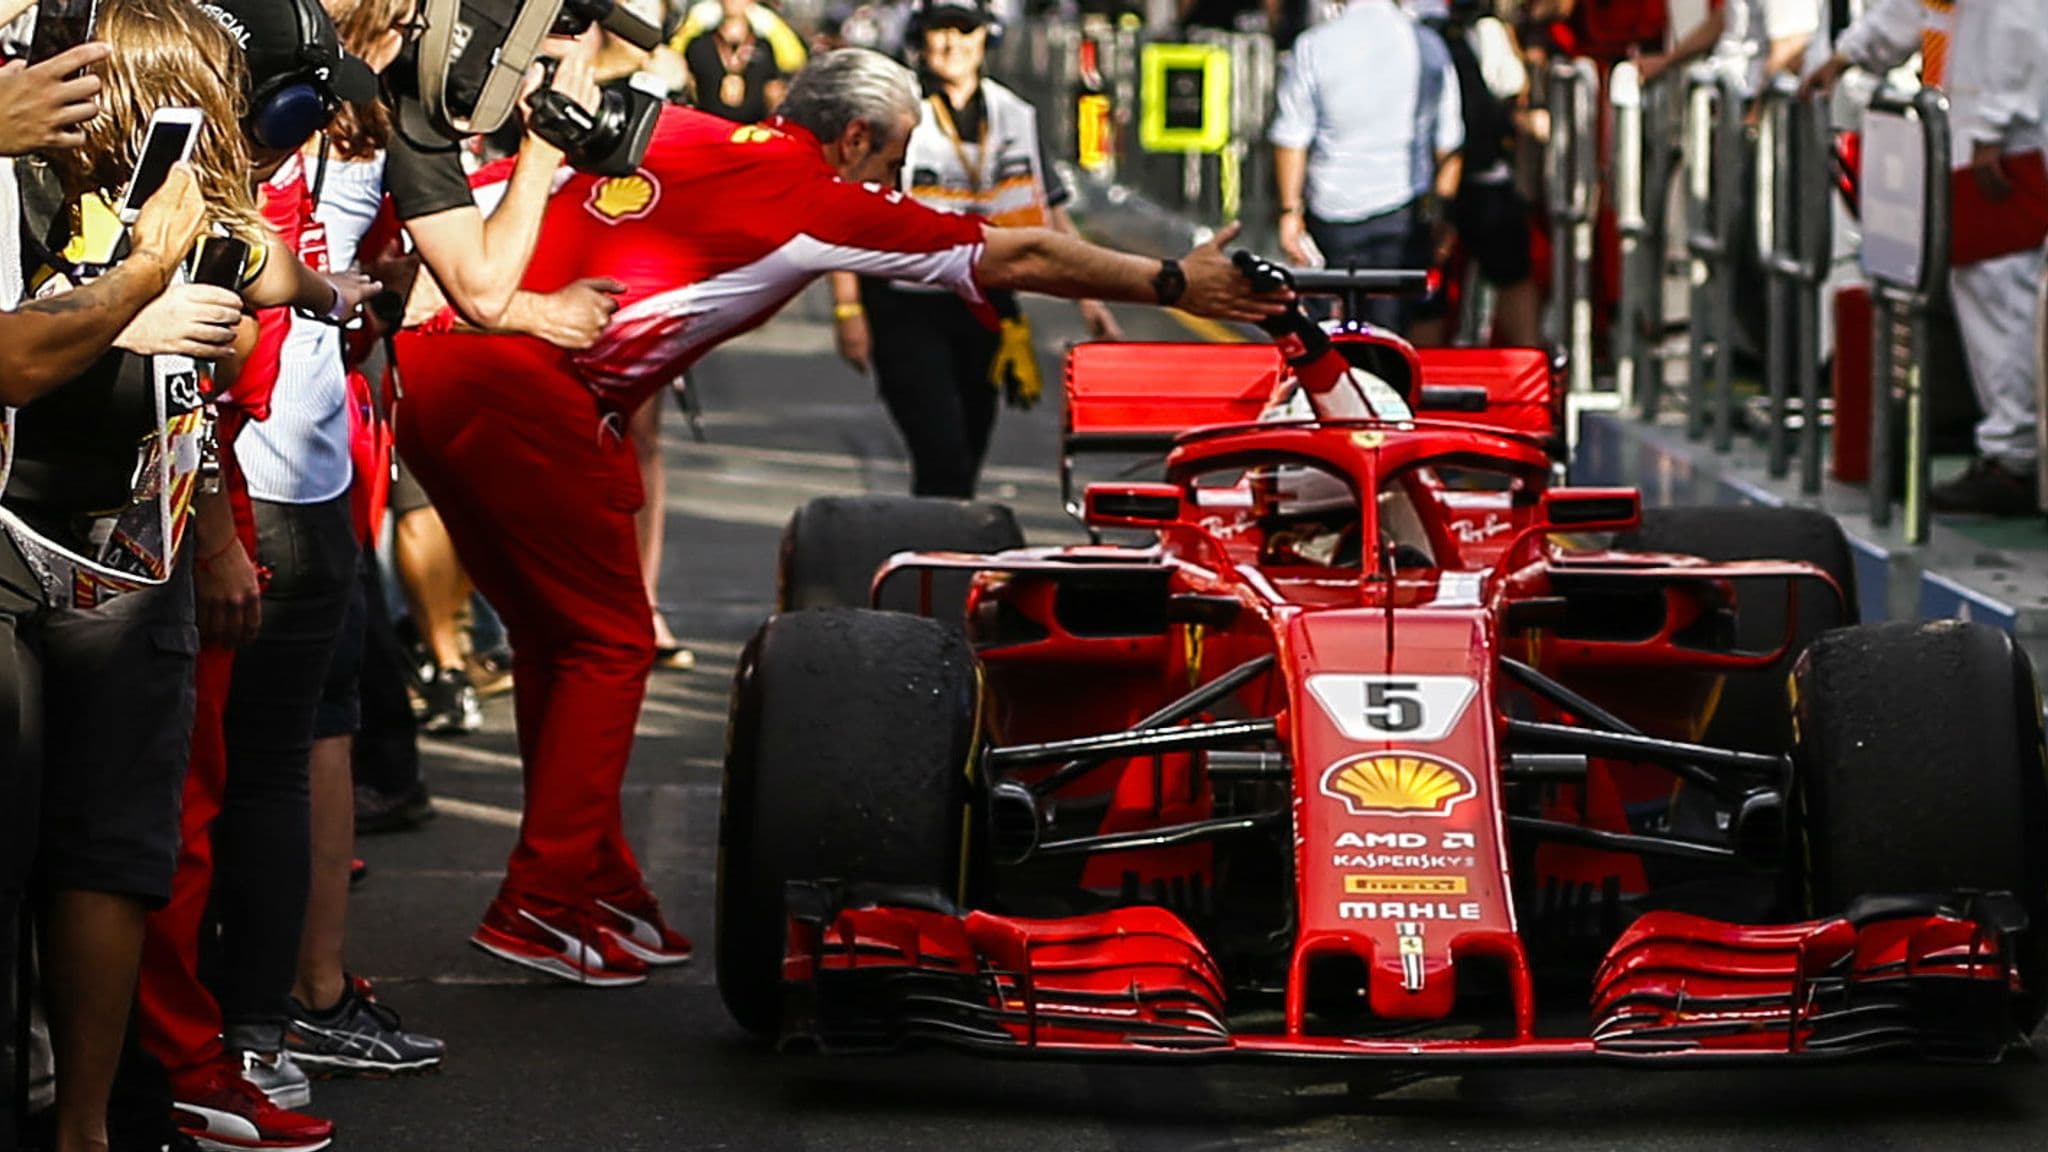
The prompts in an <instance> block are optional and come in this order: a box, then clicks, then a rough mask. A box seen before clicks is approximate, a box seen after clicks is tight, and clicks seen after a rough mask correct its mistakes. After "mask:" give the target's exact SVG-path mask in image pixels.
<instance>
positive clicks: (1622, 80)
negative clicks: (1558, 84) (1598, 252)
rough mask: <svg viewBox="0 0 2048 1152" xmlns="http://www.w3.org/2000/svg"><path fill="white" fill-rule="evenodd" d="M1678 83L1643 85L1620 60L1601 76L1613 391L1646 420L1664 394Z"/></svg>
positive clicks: (1671, 77)
mask: <svg viewBox="0 0 2048 1152" xmlns="http://www.w3.org/2000/svg"><path fill="white" fill-rule="evenodd" d="M1677 79H1678V77H1677V75H1676V74H1675V73H1667V74H1666V75H1665V76H1663V77H1660V78H1658V79H1657V80H1654V81H1652V82H1651V83H1649V84H1644V83H1643V82H1642V75H1641V73H1640V72H1639V71H1637V69H1636V66H1635V65H1634V64H1633V63H1630V62H1627V61H1624V62H1622V63H1620V64H1617V65H1615V66H1614V70H1613V71H1612V72H1610V73H1609V74H1608V77H1607V93H1608V105H1609V107H1610V108H1612V109H1613V115H1614V119H1613V141H1614V167H1613V174H1614V175H1613V194H1614V217H1615V228H1616V231H1617V233H1618V234H1619V236H1620V239H1621V284H1620V299H1619V300H1618V302H1617V305H1616V314H1615V318H1614V326H1613V341H1614V388H1615V392H1616V393H1617V395H1618V396H1619V398H1620V401H1621V404H1622V406H1623V408H1625V409H1627V410H1629V411H1632V412H1634V413H1636V414H1637V415H1638V416H1639V417H1642V418H1645V419H1649V418H1654V417H1655V415H1656V413H1657V409H1658V405H1659V403H1660V401H1661V400H1662V397H1663V390H1664V348H1663V340H1664V330H1665V324H1666V316H1665V311H1664V268H1665V260H1666V256H1667V252H1668V249H1669V239H1670V229H1669V227H1668V222H1669V216H1668V214H1667V211H1666V209H1667V207H1668V206H1669V204H1670V201H1671V181H1672V180H1673V179H1674V178H1675V177H1676V176H1677V174H1678V159H1679V156H1680V154H1681V152H1680V148H1679V131H1678V127H1679V116H1678V108H1677V104H1676V101H1675V99H1674V97H1675V95H1676V93H1677V91H1678V85H1677V82H1676V81H1677Z"/></svg>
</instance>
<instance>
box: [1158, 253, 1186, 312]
mask: <svg viewBox="0 0 2048 1152" xmlns="http://www.w3.org/2000/svg"><path fill="white" fill-rule="evenodd" d="M1187 290H1188V274H1187V273H1185V272H1183V271H1181V270H1180V261H1178V260H1161V261H1160V262H1159V275H1157V276H1154V277H1153V278H1152V292H1153V294H1154V295H1156V296H1157V297H1158V298H1159V306H1160V307H1162V308H1171V307H1173V306H1174V305H1175V304H1178V303H1180V298H1181V296H1182V295H1183V294H1185V293H1186V292H1187Z"/></svg>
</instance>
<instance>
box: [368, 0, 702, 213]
mask: <svg viewBox="0 0 2048 1152" xmlns="http://www.w3.org/2000/svg"><path fill="white" fill-rule="evenodd" d="M593 25H597V26H601V27H603V28H604V30H605V31H607V32H610V33H612V34H613V35H614V36H617V37H619V38H620V39H622V40H624V41H626V42H627V43H630V44H632V45H634V46H635V47H637V48H641V49H645V50H650V51H651V50H652V49H654V48H655V47H657V46H659V45H660V44H661V29H659V28H656V27H655V26H653V25H651V24H649V23H647V22H646V21H644V20H642V19H640V18H639V17H638V16H635V15H633V14H632V13H631V12H628V11H626V10H625V9H624V8H622V7H620V6H619V4H618V2H617V0H426V31H425V32H424V33H423V34H422V35H421V37H420V39H419V41H418V43H417V44H416V45H413V46H410V47H408V48H407V50H406V52H407V55H406V56H405V57H402V58H401V59H400V60H399V62H398V63H397V64H396V65H394V66H393V67H392V68H391V69H390V70H389V71H388V72H387V73H386V76H387V78H388V80H387V83H388V86H389V87H390V88H391V89H392V92H391V95H392V96H393V97H394V99H395V101H396V102H397V103H398V104H399V105H400V117H399V122H400V126H401V127H403V128H412V127H417V126H419V125H418V123H417V121H418V119H424V121H425V126H426V127H427V128H429V129H430V130H431V131H432V132H433V133H434V134H436V135H438V136H441V137H443V138H445V139H449V140H453V139H458V138H460V137H463V136H472V135H485V134H488V133H491V132H494V131H496V130H497V129H498V128H499V127H500V126H502V125H503V124H504V123H505V121H506V120H507V119H508V118H509V117H510V116H511V114H512V105H513V102H514V101H515V100H517V99H518V98H519V90H520V88H521V86H522V85H523V83H524V78H525V76H526V72H527V70H528V69H529V68H531V67H532V66H533V65H534V63H535V62H536V61H538V62H540V63H541V64H542V66H543V67H544V68H545V69H546V73H545V75H546V78H545V79H544V80H543V82H542V84H541V87H540V89H539V90H538V91H536V92H534V93H533V95H532V96H530V97H528V98H527V107H528V108H529V109H530V111H531V117H530V119H529V121H528V124H529V126H530V127H531V128H532V130H533V132H534V133H535V134H536V135H538V136H539V137H540V138H541V139H543V140H546V141H547V142H548V143H550V144H553V145H554V146H555V147H557V148H560V149H561V150H562V151H563V152H564V153H565V154H566V155H567V157H568V160H569V163H570V164H571V165H573V166H574V167H576V168H578V169H580V170H582V171H585V172H593V173H596V174H598V175H602V176H623V175H627V174H629V173H631V172H632V171H633V170H634V169H635V168H637V167H639V165H640V160H641V158H642V157H644V156H645V155H646V153H647V142H648V140H649V139H650V138H651V137H652V135H653V133H654V124H655V120H656V119H657V117H658V116H659V114H660V111H661V103H662V102H661V99H660V98H659V97H658V96H655V95H653V94H652V93H648V92H643V91H641V90H640V89H638V88H634V87H632V86H631V85H617V86H608V87H606V88H604V89H602V90H601V92H600V99H599V103H598V107H597V108H596V109H594V110H585V109H584V108H582V107H580V106H578V105H577V104H576V102H575V101H573V100H570V99H569V98H568V97H566V96H563V95H561V94H560V93H558V92H556V91H554V89H553V81H554V67H553V62H552V61H551V60H550V59H549V58H547V57H544V56H542V55H541V53H540V49H541V44H542V42H543V41H544V40H545V39H546V38H547V37H548V36H550V35H556V36H575V35H580V34H582V33H583V32H586V31H588V30H589V29H590V28H591V27H592V26H593ZM408 103H410V104H412V105H413V106H414V108H415V109H416V110H417V112H418V113H419V114H421V115H420V116H417V117H415V116H408V115H407V114H406V113H407V112H408V111H409V110H408V109H407V108H406V107H405V105H406V104H408Z"/></svg>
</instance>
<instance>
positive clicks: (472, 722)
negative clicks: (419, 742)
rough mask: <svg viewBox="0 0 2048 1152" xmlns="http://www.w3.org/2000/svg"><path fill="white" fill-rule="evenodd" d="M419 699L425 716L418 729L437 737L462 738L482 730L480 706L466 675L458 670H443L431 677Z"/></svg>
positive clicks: (482, 718)
mask: <svg viewBox="0 0 2048 1152" xmlns="http://www.w3.org/2000/svg"><path fill="white" fill-rule="evenodd" d="M421 696H422V697H423V698H424V699H425V700H426V704H427V714H426V715H425V716H423V717H421V718H420V729H421V730H422V731H425V732H431V733H433V734H435V735H437V736H465V735H468V734H469V733H471V732H475V731H477V730H479V729H481V728H482V727H483V726H484V706H483V703H482V701H480V700H478V699H477V694H476V687H475V686H474V685H472V684H471V683H470V682H469V673H468V672H465V671H463V670H462V669H460V668H443V669H441V670H440V671H439V672H436V673H434V678H433V680H431V681H430V682H428V684H427V686H426V688H425V690H424V691H422V693H421Z"/></svg>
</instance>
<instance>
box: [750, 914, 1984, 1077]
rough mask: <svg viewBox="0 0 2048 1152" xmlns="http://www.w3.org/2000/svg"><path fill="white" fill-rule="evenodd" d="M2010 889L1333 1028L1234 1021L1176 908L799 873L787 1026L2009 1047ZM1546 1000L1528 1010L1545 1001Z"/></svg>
mask: <svg viewBox="0 0 2048 1152" xmlns="http://www.w3.org/2000/svg"><path fill="white" fill-rule="evenodd" d="M2011 908H2012V905H2011V902H2010V901H2009V900H2006V899H2004V898H2003V897H1999V896H1992V897H1979V898H1965V899H1962V900H1960V901H1949V902H1947V903H1942V902H1936V901H1931V900H1926V899H1902V900H1893V901H1889V902H1886V901H1877V902H1872V903H1870V905H1869V906H1868V908H1867V909H1866V911H1864V912H1863V913H1862V914H1861V915H1860V917H1859V918H1851V917H1838V918H1834V919H1827V920H1815V921H1809V922H1806V923H1802V924H1787V925H1776V926H1764V927H1759V926H1745V925H1736V924H1728V923H1723V922H1720V921H1715V920H1709V919H1705V918H1702V917H1697V916H1691V915H1687V914H1684V913H1677V912H1652V913H1649V914H1647V915H1645V916H1643V917H1641V918H1639V919H1638V920H1637V921H1636V922H1635V923H1634V924H1633V925H1632V926H1631V927H1630V928H1629V929H1628V930H1627V931H1626V932H1625V933H1624V934H1623V935H1622V937H1621V938H1620V939H1619V940H1618V941H1617V942H1616V943H1615V944H1614V946H1613V948H1612V949H1610V951H1609V952H1608V955H1607V958H1606V960H1605V961H1604V962H1603V963H1602V964H1601V965H1600V968H1599V971H1598V974H1597V976H1596V978H1595V981H1594V993H1593V998H1592V1003H1591V1016H1590V1021H1589V1024H1590V1027H1589V1028H1587V1029H1585V1030H1583V1031H1581V1032H1580V1033H1579V1034H1577V1035H1567V1036H1557V1035H1539V1034H1538V1033H1537V1030H1536V1029H1535V1028H1534V1027H1533V1025H1530V1024H1524V1025H1522V1026H1520V1027H1518V1028H1516V1029H1515V1033H1516V1034H1514V1035H1512V1036H1499V1037H1491V1038H1476V1039H1468V1038H1432V1037H1427V1036H1418V1035H1413V1034H1409V1035H1403V1036H1398V1037H1388V1036H1380V1037H1374V1036H1341V1035H1328V1034H1317V1033H1316V1032H1315V1031H1314V1030H1313V1029H1312V1028H1311V1027H1310V1026H1309V1022H1308V1021H1306V1020H1302V1019H1289V1020H1288V1021H1286V1024H1285V1027H1283V1028H1281V1029H1278V1030H1272V1029H1271V1026H1270V1024H1269V1025H1267V1027H1266V1028H1265V1029H1262V1030H1258V1031H1248V1030H1238V1029H1234V1028H1233V1027H1232V1023H1231V1020H1230V1015H1229V1008H1228V1002H1227V996H1226V991H1225V982H1224V978H1223V974H1222V971H1221V969H1220V968H1219V966H1218V965H1217V963H1216V961H1215V959H1214V958H1213V957H1212V956H1211V955H1210V954H1209V952H1208V951H1207V950H1206V949H1205V948H1204V947H1203V945H1202V943H1201V941H1200V940H1199V939H1198V938H1197V937H1196V935H1195V933H1194V932H1193V931H1192V930H1191V929H1190V928H1188V926H1187V925H1186V924H1185V923H1183V922H1182V921H1181V920H1180V919H1179V918H1178V917H1177V916H1175V915H1174V914H1173V913H1172V912H1169V911H1167V910H1166V909H1163V908H1153V907H1132V908H1122V909H1117V910H1114V911H1109V912H1103V913H1098V914H1094V915H1087V916H1076V917H1068V918H1062V919H1053V920H1029V919H1021V918H1013V917H1005V916H996V915H991V914H989V913H986V912H969V913H967V914H965V915H960V914H958V913H956V912H954V911H952V910H950V909H948V908H946V907H944V906H943V902H940V901H936V900H927V899H903V898H892V896H891V895H885V896H883V897H882V898H880V899H877V898H874V897H872V896H867V895H864V894H863V893H862V892H861V891H860V890H859V888H858V886H854V887H846V886H840V885H833V884H806V883H792V884H791V885H790V886H789V918H788V935H787V947H786V952H785V956H784V961H783V989H784V995H785V1013H784V1033H783V1039H784V1042H785V1043H786V1044H808V1045H811V1046H815V1047H816V1048H818V1049H820V1050H822V1051H826V1052H850V1051H873V1050H878V1049H891V1048H897V1047H901V1046H905V1045H908V1044H912V1043H916V1042H939V1043H944V1044H949V1045H956V1046H962V1047H967V1048H973V1049H979V1050H984V1051H989V1052H1000V1053H1012V1054H1027V1053H1028V1054H1038V1055H1050V1056H1066V1057H1079V1056H1109V1057H1120V1058H1145V1057H1157V1058H1182V1059H1185V1058H1227V1057H1293V1058H1327V1059H1347V1058H1348V1059H1358V1060H1382V1061H1394V1062H1402V1063H1410V1064H1445V1065H1471V1064H1513V1063H1557V1062H1571V1061H1595V1060H1609V1061H1634V1062H1647V1063H1658V1064H1680V1063H1689V1062H1697V1063H1725V1062H1731V1061H1746V1060H1759V1059H1768V1060H1777V1061H1783V1060H1805V1061H1817V1060H1830V1059H1839V1058H1843V1057H1854V1056H1871V1055H1878V1054H1886V1053H1889V1054H1900V1055H1910V1056H1919V1057H1924V1058H1929V1059H1946V1060H1974V1061H1992V1060H1996V1059H1998V1058H1999V1057H2000V1056H2001V1055H2002V1054H2003V1053H2004V1052H2005V1051H2006V1050H2007V1049H2008V1048H2009V1047H2011V1046H2012V1045H2014V1044H2015V1043H2020V1042H2023V1040H2024V1038H2023V1037H2022V1036H2020V1035H2019V1034H2018V1030H2017V1028H2016V1027H2015V1025H2014V1022H2013V1021H2014V1013H2013V1010H2012V1004H2013V997H2014V996H2015V994H2016V993H2017V991H2018V988H2017V981H2016V978H2015V975H2014V972H2013V967H2012V964H2011V963H2010V961H2009V950H2008V949H2009V943H2010V939H2011V933H2012V932H2013V931H2014V928H2015V926H2014V924H2013V922H2012V921H2011V911H2010V909H2011ZM1857 915H1858V914H1857V912H1856V910H1852V916H1857ZM1523 987H1524V988H1525V989H1526V988H1527V987H1528V986H1527V985H1526V984H1524V985H1523ZM1523 1007H1525V1006H1523V1005H1517V1008H1518V1009H1521V1008H1523ZM1526 1007H1529V1008H1530V1009H1531V1010H1530V1011H1526V1012H1524V1011H1520V1010H1518V1011H1517V1012H1516V1014H1515V1015H1516V1018H1517V1019H1519V1020H1523V1021H1532V1020H1533V1019H1534V1018H1535V1013H1534V1011H1533V1005H1531V1006H1526ZM1409 1023H1412V1022H1409ZM1446 1023H1455V1021H1454V1020H1452V1021H1446Z"/></svg>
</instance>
